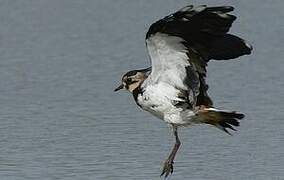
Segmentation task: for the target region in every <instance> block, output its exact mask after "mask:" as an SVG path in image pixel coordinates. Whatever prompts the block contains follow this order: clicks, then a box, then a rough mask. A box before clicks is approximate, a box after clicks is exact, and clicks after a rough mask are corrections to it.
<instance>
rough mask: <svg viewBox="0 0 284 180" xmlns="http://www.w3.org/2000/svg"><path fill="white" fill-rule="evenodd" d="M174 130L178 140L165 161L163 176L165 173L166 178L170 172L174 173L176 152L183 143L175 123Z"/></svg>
mask: <svg viewBox="0 0 284 180" xmlns="http://www.w3.org/2000/svg"><path fill="white" fill-rule="evenodd" d="M173 132H174V136H175V139H176V142H175V145H174V147H173V149H172V151H171V154H170V155H169V157H168V159H167V160H166V161H165V163H164V168H163V171H162V174H161V176H163V175H165V178H167V177H168V175H169V174H170V173H173V171H174V167H173V164H174V159H175V156H176V153H177V151H178V149H179V147H180V145H181V142H180V140H179V138H178V132H177V127H176V126H174V125H173Z"/></svg>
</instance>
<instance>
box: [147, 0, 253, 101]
mask: <svg viewBox="0 0 284 180" xmlns="http://www.w3.org/2000/svg"><path fill="white" fill-rule="evenodd" d="M231 11H233V7H230V6H222V7H207V6H205V5H202V6H197V7H194V6H186V7H184V8H182V9H181V10H179V11H177V12H175V13H173V14H171V15H169V16H166V17H165V18H163V19H161V20H159V21H157V22H155V23H154V24H152V25H151V27H150V28H149V31H148V32H147V34H146V45H147V49H148V52H149V55H150V58H151V62H152V72H151V74H150V76H149V78H148V81H150V82H151V83H156V82H158V81H163V82H165V83H169V84H171V85H173V86H174V87H176V88H178V89H181V90H185V91H188V92H189V93H190V94H191V95H192V96H194V97H195V96H196V97H197V99H196V101H197V102H196V105H206V106H211V105H212V101H211V99H210V98H209V96H208V95H207V89H208V86H207V84H206V82H205V76H206V65H207V62H208V61H209V60H210V59H215V60H227V59H232V58H237V57H239V56H241V55H244V54H250V53H251V50H252V48H251V46H250V45H249V44H248V43H246V42H245V41H244V40H243V39H241V38H239V37H237V36H234V35H231V34H228V31H229V29H230V27H231V25H232V23H233V22H234V20H235V19H236V17H235V16H234V15H231V14H228V12H231Z"/></svg>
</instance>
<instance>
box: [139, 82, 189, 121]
mask: <svg viewBox="0 0 284 180" xmlns="http://www.w3.org/2000/svg"><path fill="white" fill-rule="evenodd" d="M177 95H178V90H177V89H175V88H174V87H172V86H167V85H165V86H163V87H161V84H158V85H155V86H154V85H153V86H148V87H147V88H146V89H145V91H144V92H143V94H142V95H138V97H137V100H138V104H139V105H140V106H141V108H142V109H144V110H146V111H148V112H150V113H151V114H153V115H154V116H156V117H158V118H159V119H162V120H164V121H166V122H167V123H170V124H177V125H189V124H191V121H190V120H191V117H192V116H194V112H193V111H191V110H189V109H186V110H185V109H182V108H178V107H176V106H174V105H173V101H177V100H180V99H179V98H178V97H177Z"/></svg>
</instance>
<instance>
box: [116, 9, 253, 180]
mask: <svg viewBox="0 0 284 180" xmlns="http://www.w3.org/2000/svg"><path fill="white" fill-rule="evenodd" d="M233 10H234V7H232V6H210V7H209V6H207V5H198V6H194V5H188V6H185V7H183V8H182V9H180V10H178V11H176V12H174V13H172V14H170V15H168V16H166V17H164V18H162V19H160V20H158V21H156V22H154V23H153V24H152V25H151V26H150V28H149V30H148V32H147V33H146V40H145V41H146V47H147V50H148V54H149V57H150V58H149V59H150V60H151V66H150V67H148V68H143V69H137V70H131V71H129V72H127V73H125V74H124V75H123V76H122V79H121V84H120V85H119V86H118V87H117V88H116V89H115V90H114V91H118V90H120V89H125V90H127V91H129V92H130V93H132V95H133V98H134V100H135V102H136V104H137V105H138V106H139V107H141V108H142V109H143V110H145V111H148V112H150V113H151V114H152V115H154V116H156V117H157V118H159V119H161V120H163V121H165V122H166V123H167V124H168V125H169V126H170V127H171V129H172V131H173V134H174V137H175V144H174V146H173V148H172V151H171V153H170V154H169V156H168V158H167V159H166V160H165V161H164V164H163V168H162V173H161V174H160V176H164V178H167V177H168V176H169V175H170V174H172V173H173V169H174V168H173V164H174V160H175V156H176V154H177V151H178V149H179V148H180V145H181V141H180V139H179V136H178V129H179V128H180V127H189V126H191V125H194V124H209V125H212V126H215V127H217V128H219V129H221V130H223V131H224V132H226V133H228V134H231V132H230V131H228V130H229V129H231V130H233V131H235V130H236V129H235V127H237V126H239V124H240V121H239V120H241V119H243V118H244V114H242V113H240V112H237V111H228V110H223V109H218V108H216V107H215V106H214V105H213V101H212V99H211V97H209V94H208V92H207V91H208V87H209V86H208V85H207V83H206V72H207V71H206V68H207V64H208V62H209V61H210V60H216V61H219V60H230V59H236V58H238V57H240V56H243V55H249V54H251V52H252V46H251V45H250V44H249V43H248V42H246V41H245V40H243V39H242V38H240V37H238V36H236V35H233V34H230V33H229V30H230V28H231V26H232V24H233V22H234V21H235V20H236V16H235V15H232V14H231V13H230V12H232V11H233Z"/></svg>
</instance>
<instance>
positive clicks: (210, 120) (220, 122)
mask: <svg viewBox="0 0 284 180" xmlns="http://www.w3.org/2000/svg"><path fill="white" fill-rule="evenodd" d="M196 115H197V117H198V119H199V120H200V121H201V122H203V123H206V124H211V125H213V126H216V127H217V128H219V129H221V130H223V131H225V132H226V133H228V134H230V132H229V131H228V130H227V128H229V129H231V130H234V131H236V129H235V128H234V127H233V126H239V125H240V122H239V121H238V120H240V119H243V118H244V117H245V115H244V114H241V113H237V112H235V111H224V110H218V109H215V108H202V109H200V110H198V111H197V114H196Z"/></svg>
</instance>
